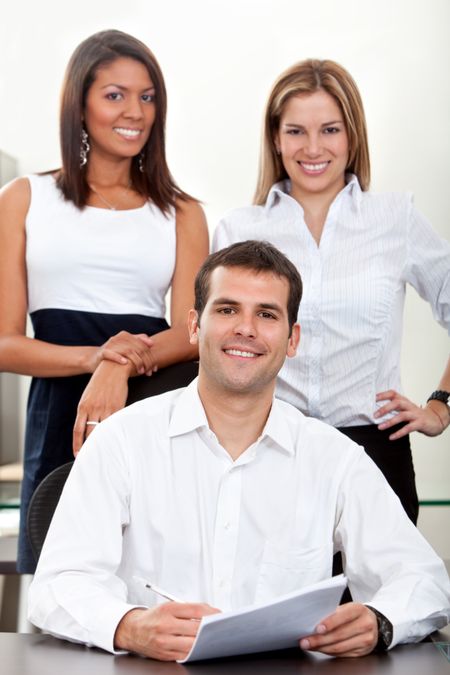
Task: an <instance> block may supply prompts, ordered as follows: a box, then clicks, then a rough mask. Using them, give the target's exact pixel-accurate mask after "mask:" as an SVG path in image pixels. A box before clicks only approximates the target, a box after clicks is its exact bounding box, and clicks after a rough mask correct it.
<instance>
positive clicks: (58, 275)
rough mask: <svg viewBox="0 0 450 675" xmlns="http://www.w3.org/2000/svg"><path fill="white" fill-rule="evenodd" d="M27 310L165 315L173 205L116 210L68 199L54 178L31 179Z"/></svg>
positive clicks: (173, 233) (170, 270)
mask: <svg viewBox="0 0 450 675" xmlns="http://www.w3.org/2000/svg"><path fill="white" fill-rule="evenodd" d="M27 178H28V180H29V182H30V185H31V204H30V208H29V211H28V214H27V218H26V237H27V244H26V265H27V275H28V309H29V312H30V313H31V312H34V311H36V310H40V309H49V308H55V309H72V310H79V311H88V312H102V313H112V314H140V315H143V316H154V317H164V316H165V312H166V307H165V296H166V293H167V291H168V289H169V286H170V283H171V280H172V276H173V272H174V267H175V248H176V231H175V210H174V209H172V210H171V212H170V214H169V216H167V217H166V216H165V215H164V214H163V213H162V212H161V211H160V210H159V209H158V208H157V207H155V206H154V205H153V204H151V203H146V204H145V205H144V206H142V207H140V208H137V209H130V210H127V211H112V210H110V209H100V208H96V207H93V206H86V207H85V208H84V209H82V210H80V209H78V208H77V207H76V206H74V204H73V203H72V202H70V201H66V200H65V199H64V197H63V195H62V193H61V192H60V190H59V189H58V187H57V186H56V183H55V180H54V178H53V176H51V175H45V176H36V175H30V176H27Z"/></svg>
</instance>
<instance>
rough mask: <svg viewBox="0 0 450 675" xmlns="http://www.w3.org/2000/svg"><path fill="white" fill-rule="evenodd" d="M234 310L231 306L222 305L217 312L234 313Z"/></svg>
mask: <svg viewBox="0 0 450 675" xmlns="http://www.w3.org/2000/svg"><path fill="white" fill-rule="evenodd" d="M235 311H236V310H234V309H233V308H232V307H222V308H221V309H219V314H234V312H235Z"/></svg>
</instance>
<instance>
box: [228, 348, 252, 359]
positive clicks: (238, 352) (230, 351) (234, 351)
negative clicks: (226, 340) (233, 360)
mask: <svg viewBox="0 0 450 675" xmlns="http://www.w3.org/2000/svg"><path fill="white" fill-rule="evenodd" d="M225 353H226V354H231V356H245V357H246V358H250V359H253V358H255V356H257V354H254V353H253V352H242V351H241V350H240V349H225Z"/></svg>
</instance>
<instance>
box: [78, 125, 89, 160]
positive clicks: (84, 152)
mask: <svg viewBox="0 0 450 675" xmlns="http://www.w3.org/2000/svg"><path fill="white" fill-rule="evenodd" d="M88 140H89V136H88V133H87V131H86V129H85V128H84V127H81V145H80V167H82V166H84V165H85V164H87V161H88V158H87V156H88V152H89V150H90V149H91V146H90V145H89V142H88Z"/></svg>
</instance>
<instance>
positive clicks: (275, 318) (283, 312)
mask: <svg viewBox="0 0 450 675" xmlns="http://www.w3.org/2000/svg"><path fill="white" fill-rule="evenodd" d="M288 294H289V283H288V281H287V279H285V278H280V277H278V276H276V275H275V274H272V273H270V272H255V271H253V270H248V269H245V268H241V267H218V268H216V269H215V270H214V271H213V272H212V274H211V277H210V288H209V297H208V300H207V303H206V306H205V309H204V311H203V314H202V316H201V321H200V326H198V323H197V313H196V312H195V311H194V310H191V313H190V316H189V331H190V339H191V343H193V344H195V343H197V342H198V345H199V351H200V378H201V382H202V384H204V385H207V386H209V387H214V388H216V389H217V388H219V389H222V390H224V393H225V391H228V392H234V393H236V394H247V393H252V392H255V393H256V392H261V391H263V390H266V389H267V387H269V388H272V390H273V388H274V386H275V378H276V376H277V374H278V371H279V370H280V368H281V366H282V365H283V363H284V360H285V358H286V356H294V355H295V353H296V349H297V344H298V341H299V335H300V327H299V326H298V325H297V324H296V325H295V326H294V327H293V330H292V334H291V336H290V337H289V322H288V313H287V301H288Z"/></svg>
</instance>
